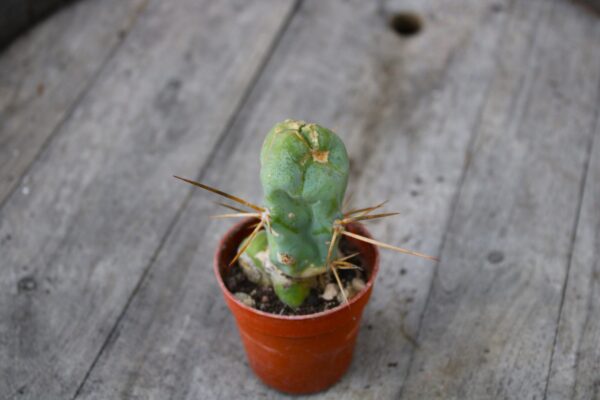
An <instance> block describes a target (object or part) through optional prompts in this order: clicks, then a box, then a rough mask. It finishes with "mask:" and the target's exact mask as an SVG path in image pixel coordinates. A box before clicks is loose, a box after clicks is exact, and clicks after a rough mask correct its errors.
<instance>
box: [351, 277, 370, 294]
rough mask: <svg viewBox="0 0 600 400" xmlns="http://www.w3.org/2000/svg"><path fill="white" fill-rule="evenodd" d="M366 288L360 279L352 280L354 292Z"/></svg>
mask: <svg viewBox="0 0 600 400" xmlns="http://www.w3.org/2000/svg"><path fill="white" fill-rule="evenodd" d="M366 286H367V285H366V283H365V281H363V280H362V279H360V278H354V279H352V288H353V289H354V290H356V291H357V292H360V291H362V290H364V289H365V287H366Z"/></svg>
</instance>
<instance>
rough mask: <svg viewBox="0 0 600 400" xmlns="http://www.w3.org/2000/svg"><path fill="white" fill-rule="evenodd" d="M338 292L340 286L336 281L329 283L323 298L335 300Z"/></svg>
mask: <svg viewBox="0 0 600 400" xmlns="http://www.w3.org/2000/svg"><path fill="white" fill-rule="evenodd" d="M337 294H338V287H337V285H335V284H334V283H328V284H327V286H325V290H324V291H323V294H322V295H321V298H322V299H324V300H327V301H330V300H333V299H334V298H335V296H337Z"/></svg>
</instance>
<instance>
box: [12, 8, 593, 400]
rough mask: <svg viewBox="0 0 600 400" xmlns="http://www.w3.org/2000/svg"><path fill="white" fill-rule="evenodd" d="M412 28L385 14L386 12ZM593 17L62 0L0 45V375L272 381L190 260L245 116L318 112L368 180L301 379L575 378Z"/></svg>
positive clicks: (388, 385)
mask: <svg viewBox="0 0 600 400" xmlns="http://www.w3.org/2000/svg"><path fill="white" fill-rule="evenodd" d="M406 11H408V12H411V13H414V15H416V16H418V18H420V21H421V23H422V29H421V30H420V31H419V32H418V33H416V34H414V35H410V36H409V35H401V34H398V33H396V32H394V30H393V29H390V27H389V24H388V21H389V20H390V18H392V17H393V16H394V15H395V14H396V13H398V12H406ZM599 112H600V18H599V17H598V14H595V13H594V12H592V10H590V9H589V8H587V7H585V6H582V5H581V4H580V3H578V2H572V1H569V0H431V1H430V0H427V1H424V0H397V1H362V0H348V1H343V0H328V1H318V0H304V1H295V0H254V1H246V0H223V1H214V0H213V1H209V0H170V1H158V0H102V1H100V0H82V1H80V2H77V3H75V4H73V5H71V6H69V7H67V8H66V9H64V10H62V11H60V12H59V13H58V14H56V15H54V16H53V17H52V18H50V19H49V20H47V21H45V22H44V23H43V24H42V25H40V26H38V27H37V28H36V29H35V30H33V31H32V32H30V33H28V34H27V35H25V36H24V37H22V38H21V39H19V40H18V41H17V42H15V43H14V44H13V45H12V46H10V47H9V48H8V49H7V50H6V51H4V52H3V53H2V54H0V398H2V399H184V398H186V399H239V398H252V399H254V398H268V399H272V398H278V397H279V396H281V395H280V394H278V393H277V392H274V391H272V390H270V389H268V388H267V387H265V386H263V385H262V384H261V383H260V382H259V381H258V380H257V379H256V378H255V377H254V376H253V375H252V373H251V371H250V369H249V367H248V365H247V362H246V360H245V355H244V352H243V349H242V347H241V344H240V341H239V338H238V333H237V331H236V328H235V324H234V321H233V318H232V317H231V316H230V315H229V313H228V311H227V309H226V307H225V304H224V302H223V300H222V298H221V294H220V293H219V289H218V288H217V285H216V283H215V281H214V278H213V276H212V271H211V264H212V253H213V250H214V248H215V245H216V243H217V241H218V239H219V237H220V235H221V234H222V233H223V232H224V231H225V230H226V229H227V227H228V226H229V224H228V223H227V222H223V221H211V220H209V219H208V218H207V217H208V215H210V214H213V213H215V211H216V209H217V207H216V206H215V205H214V203H212V201H211V200H214V197H211V196H210V195H208V194H206V193H201V192H199V191H197V190H194V189H193V188H192V187H189V186H186V185H184V184H182V183H181V182H178V181H176V180H175V179H172V178H171V175H173V174H178V175H183V176H188V177H192V178H196V179H198V180H201V181H203V182H206V183H207V184H210V185H215V186H218V187H220V188H222V189H224V190H227V191H229V192H232V193H236V194H239V195H242V196H245V197H247V198H248V199H249V200H251V201H257V202H260V198H261V190H260V187H259V181H258V168H259V165H258V153H259V149H260V146H261V141H262V138H263V137H264V135H265V133H266V132H267V131H268V129H269V128H270V127H271V126H272V125H273V124H274V123H276V122H278V121H280V120H283V119H285V118H298V119H305V120H307V121H314V122H318V123H320V124H323V125H325V126H328V127H331V128H333V129H335V130H336V131H337V132H338V133H339V134H340V136H342V138H343V139H344V141H345V142H346V144H347V147H348V151H349V154H350V157H351V160H352V161H351V162H352V175H351V184H350V192H352V193H353V194H354V195H353V205H356V206H363V205H371V204H375V203H377V202H379V201H381V200H384V199H390V202H389V207H388V209H391V210H397V211H399V212H401V215H400V216H399V217H396V219H394V220H391V219H389V220H386V221H381V222H379V223H373V224H372V225H371V229H372V232H373V233H374V234H375V235H376V237H378V238H380V239H381V240H384V241H386V242H388V243H393V244H397V245H400V246H404V247H407V248H411V249H414V250H417V251H421V252H425V253H428V254H432V255H437V256H439V257H440V259H441V261H440V262H439V263H438V264H432V263H431V262H428V261H426V260H421V259H417V258H412V257H407V256H402V255H399V254H396V253H390V252H386V251H385V250H384V251H383V254H382V256H383V258H382V270H381V272H380V276H379V278H378V282H377V284H376V287H375V292H374V295H373V298H372V301H371V303H370V305H369V306H368V308H367V310H366V312H365V316H364V320H363V325H362V329H361V332H360V336H359V341H358V344H357V348H356V354H355V359H354V362H353V364H352V367H351V369H350V371H349V372H348V374H347V375H346V376H345V377H344V378H343V380H342V381H340V382H339V383H338V384H337V385H336V386H334V387H333V388H331V389H330V390H329V391H327V392H324V393H321V394H319V395H316V396H313V397H311V398H313V399H342V398H343V399H398V398H401V399H434V398H439V399H538V400H541V399H593V398H596V399H597V398H600V262H599V261H598V259H599V257H600V207H599V205H600V137H599V136H600V132H599V131H600V124H599V115H600V114H599Z"/></svg>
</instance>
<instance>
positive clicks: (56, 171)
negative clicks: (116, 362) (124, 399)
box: [0, 0, 294, 399]
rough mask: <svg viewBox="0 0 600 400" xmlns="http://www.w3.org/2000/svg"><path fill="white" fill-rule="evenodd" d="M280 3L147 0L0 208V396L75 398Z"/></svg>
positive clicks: (274, 30) (225, 117)
mask: <svg viewBox="0 0 600 400" xmlns="http://www.w3.org/2000/svg"><path fill="white" fill-rule="evenodd" d="M103 4H105V6H106V3H103ZM293 5H294V4H293V2H291V1H280V0H263V1H257V2H252V3H249V2H246V1H242V0H239V1H219V2H212V1H198V0H177V1H169V2H163V1H153V2H150V3H149V4H148V6H147V7H146V9H145V10H144V12H143V13H142V15H140V17H139V19H138V22H137V23H136V25H135V27H134V28H133V29H132V31H131V32H130V35H129V36H128V37H127V40H125V41H124V43H123V44H122V45H121V47H120V48H119V49H118V51H117V53H116V54H115V55H114V57H113V58H112V59H111V60H110V61H109V62H108V64H107V65H106V66H105V67H104V68H103V69H102V72H101V74H100V76H99V77H98V78H97V80H96V82H95V83H94V85H93V86H92V87H91V88H90V90H89V93H88V94H87V95H86V96H85V98H84V99H83V100H82V101H81V102H80V104H78V106H77V108H76V109H75V111H74V112H73V113H72V114H71V115H70V117H69V118H68V120H67V121H66V123H65V124H64V126H62V127H61V128H60V131H59V132H57V134H56V135H54V137H53V138H52V141H51V142H50V143H49V145H48V146H47V148H46V149H45V150H44V151H43V152H42V154H41V155H40V156H39V157H38V159H37V160H36V162H35V163H34V164H33V166H32V167H31V169H30V171H29V172H28V173H27V175H26V176H25V177H24V179H23V183H22V185H21V186H20V187H19V188H18V190H17V191H14V192H13V193H12V195H11V196H10V197H9V198H8V200H7V202H6V203H5V204H4V206H3V208H2V209H1V210H0V238H1V239H0V246H1V247H0V251H1V257H0V259H1V260H2V268H0V398H3V399H4V398H14V397H17V398H31V399H40V398H43V399H65V398H71V397H72V396H73V395H74V394H75V393H76V390H77V388H78V386H79V385H80V384H81V382H82V381H83V380H84V378H85V376H86V373H87V371H88V370H89V368H90V367H91V365H93V363H94V360H95V357H96V355H97V354H98V353H99V351H100V350H101V348H102V347H103V346H104V345H105V344H106V343H105V341H106V338H107V335H108V334H109V332H110V331H111V329H112V327H113V326H114V325H115V322H116V321H117V319H118V318H119V315H120V313H121V312H122V310H123V309H124V307H125V305H126V304H127V302H128V299H129V297H130V296H131V295H132V293H133V292H135V288H136V285H137V284H138V282H139V280H140V278H141V276H142V275H143V274H144V271H145V270H146V269H147V267H148V266H149V265H151V263H152V262H153V260H154V254H155V253H157V252H158V251H159V249H160V248H161V246H162V240H163V237H165V235H166V234H167V233H168V232H169V230H170V229H171V223H172V221H173V220H174V219H175V218H176V216H177V215H178V214H177V213H178V211H179V210H180V209H181V207H182V204H183V203H184V202H185V199H186V195H187V194H188V193H189V192H190V190H189V189H188V188H182V187H181V186H178V185H176V184H175V183H174V182H173V180H172V178H171V177H170V174H171V173H172V172H176V171H177V172H180V173H181V174H184V175H185V174H188V175H189V174H191V173H192V171H198V170H200V169H201V168H202V166H203V165H204V163H205V162H206V160H207V159H209V158H210V157H211V149H212V148H213V146H214V145H215V144H216V143H217V142H218V141H219V138H220V137H221V134H222V132H224V131H225V130H226V127H227V125H228V124H229V121H230V119H231V117H232V115H233V114H235V112H236V110H237V108H238V107H239V104H240V103H241V102H242V101H243V99H244V98H245V93H246V91H247V90H248V87H249V86H251V85H252V84H253V82H254V77H255V75H256V74H257V73H258V71H260V69H261V68H262V65H263V62H264V60H265V57H268V55H269V52H270V48H271V46H272V44H273V42H274V41H275V40H276V38H277V36H278V32H279V30H280V29H281V28H282V26H283V25H284V24H285V21H286V19H287V16H288V14H289V13H290V12H291V10H292V9H293ZM25 188H27V190H25Z"/></svg>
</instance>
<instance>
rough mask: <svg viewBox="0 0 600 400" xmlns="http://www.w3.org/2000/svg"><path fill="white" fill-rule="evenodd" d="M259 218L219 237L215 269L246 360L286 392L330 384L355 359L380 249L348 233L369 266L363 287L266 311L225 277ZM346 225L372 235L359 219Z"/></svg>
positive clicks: (317, 388)
mask: <svg viewBox="0 0 600 400" xmlns="http://www.w3.org/2000/svg"><path fill="white" fill-rule="evenodd" d="M255 222H256V220H254V219H247V220H243V221H241V222H240V223H238V224H237V225H235V226H233V227H232V228H231V229H230V230H229V231H228V232H227V233H226V234H225V235H224V237H223V238H222V239H221V242H220V245H219V247H218V249H217V251H216V253H215V259H214V272H215V275H216V277H217V281H218V282H219V286H220V287H221V291H222V292H223V296H224V297H225V301H226V303H227V306H228V307H229V309H230V310H231V312H232V313H233V315H234V317H235V319H236V322H237V326H238V329H239V332H240V336H241V338H242V341H243V343H244V347H245V349H246V354H247V356H248V361H249V363H250V365H251V367H252V369H253V370H254V372H255V373H256V375H258V377H259V378H260V379H261V380H262V381H263V382H264V383H266V384H267V385H269V386H271V387H273V388H275V389H277V390H280V391H282V392H286V393H293V394H302V393H314V392H318V391H321V390H324V389H327V388H328V387H330V386H331V385H333V384H334V383H335V382H337V381H338V380H339V379H340V378H341V377H342V376H343V375H344V373H345V372H346V370H347V369H348V367H349V366H350V362H351V361H352V353H353V351H354V345H355V343H356V336H357V334H358V330H359V326H360V319H361V316H362V312H363V309H364V308H365V306H366V304H367V302H368V301H369V297H370V295H371V291H372V289H373V283H374V281H375V278H376V276H377V271H378V270H379V251H378V249H377V247H375V246H373V245H371V244H368V243H365V242H362V241H358V240H356V239H353V238H350V237H347V239H348V240H349V241H350V243H351V244H352V246H353V247H355V248H356V249H358V251H359V252H360V255H361V257H362V260H363V267H364V268H366V269H367V270H368V271H369V274H368V275H369V279H368V281H367V284H366V288H365V290H363V291H362V292H361V293H359V294H357V295H356V296H354V297H353V298H352V299H351V300H350V304H348V305H347V304H344V305H341V306H338V307H336V308H334V309H331V310H327V311H324V312H320V313H316V314H310V315H302V316H284V315H276V314H270V313H265V312H262V311H259V310H256V309H254V308H251V307H248V306H246V305H244V304H242V303H241V302H239V301H238V300H237V299H236V298H235V297H234V296H233V294H232V293H231V292H230V291H229V290H228V289H227V288H226V287H225V283H224V282H223V276H224V275H225V274H226V271H227V269H228V264H229V261H230V260H231V259H232V258H233V257H234V256H235V254H236V251H237V249H238V247H239V245H240V243H241V242H242V240H243V239H244V238H246V237H247V236H248V235H249V234H250V232H251V231H252V227H251V226H252V225H253V224H254V223H255ZM346 229H348V230H349V231H350V232H354V233H357V234H359V235H362V236H367V237H371V236H370V234H369V232H368V231H367V230H366V228H365V227H364V226H363V225H361V224H358V223H354V224H349V225H348V226H347V227H346Z"/></svg>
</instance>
